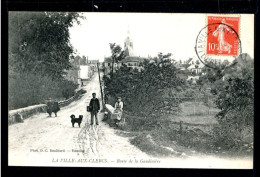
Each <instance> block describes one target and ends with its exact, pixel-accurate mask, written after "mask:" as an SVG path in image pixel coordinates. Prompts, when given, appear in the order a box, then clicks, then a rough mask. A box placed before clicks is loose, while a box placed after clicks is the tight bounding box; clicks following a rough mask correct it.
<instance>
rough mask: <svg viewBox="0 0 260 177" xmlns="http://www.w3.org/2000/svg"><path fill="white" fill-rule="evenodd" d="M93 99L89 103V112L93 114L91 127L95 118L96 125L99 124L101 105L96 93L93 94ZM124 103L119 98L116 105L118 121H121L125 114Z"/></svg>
mask: <svg viewBox="0 0 260 177" xmlns="http://www.w3.org/2000/svg"><path fill="white" fill-rule="evenodd" d="M92 97H93V98H92V99H91V100H90V102H89V112H90V114H91V122H90V125H93V123H94V117H95V122H96V125H99V124H98V118H97V114H98V112H99V111H100V103H99V100H98V99H97V98H96V93H92ZM123 106H124V105H123V102H122V101H121V97H117V101H116V103H115V111H114V112H115V113H116V114H117V116H118V118H117V120H120V119H121V116H122V113H123Z"/></svg>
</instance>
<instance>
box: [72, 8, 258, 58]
mask: <svg viewBox="0 0 260 177" xmlns="http://www.w3.org/2000/svg"><path fill="white" fill-rule="evenodd" d="M83 15H84V16H85V17H86V19H85V20H81V25H76V24H75V25H74V26H73V27H72V28H70V42H71V44H72V46H73V47H74V49H75V50H76V51H77V54H78V55H80V56H82V55H85V56H87V57H88V58H89V59H90V60H96V59H98V60H100V61H103V60H104V57H108V56H110V55H111V51H110V48H109V43H116V44H119V45H120V46H121V47H122V48H123V46H124V41H125V39H126V37H127V31H128V29H129V32H130V38H131V39H132V41H133V48H134V52H135V54H136V56H141V57H148V55H150V56H152V57H153V56H157V54H158V53H159V52H162V53H164V54H166V53H172V58H173V59H175V60H187V59H188V58H191V57H196V53H195V50H194V47H195V41H196V37H197V35H198V34H199V32H200V30H201V29H202V28H203V27H205V26H206V14H176V13H175V14H173V13H164V14H163V13H93V12H92V13H85V12H84V13H83ZM253 23H254V22H253V15H241V19H240V35H241V36H240V39H241V42H242V49H243V50H242V51H243V53H244V52H246V53H248V54H249V55H250V56H251V57H253V54H254V51H253V49H254V47H253V46H254V44H253V42H254V26H253Z"/></svg>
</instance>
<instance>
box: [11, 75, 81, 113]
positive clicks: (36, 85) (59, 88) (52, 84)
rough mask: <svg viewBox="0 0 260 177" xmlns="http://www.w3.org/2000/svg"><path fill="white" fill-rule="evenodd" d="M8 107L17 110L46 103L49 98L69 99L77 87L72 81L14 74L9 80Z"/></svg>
mask: <svg viewBox="0 0 260 177" xmlns="http://www.w3.org/2000/svg"><path fill="white" fill-rule="evenodd" d="M8 81H9V82H8V83H9V84H8V87H9V89H8V107H9V109H17V108H22V107H27V106H31V105H36V104H41V103H44V102H45V100H47V99H48V98H52V99H64V98H65V99H67V98H69V97H71V96H73V95H74V90H75V89H76V88H77V85H76V84H74V83H73V82H71V81H67V80H58V79H56V80H55V79H51V78H50V77H48V76H41V75H39V74H32V73H28V72H26V73H20V74H17V73H13V74H12V75H9V78H8Z"/></svg>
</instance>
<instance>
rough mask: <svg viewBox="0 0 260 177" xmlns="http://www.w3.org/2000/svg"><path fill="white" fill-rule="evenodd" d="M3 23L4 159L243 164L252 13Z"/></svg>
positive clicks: (249, 136) (250, 111) (249, 124)
mask: <svg viewBox="0 0 260 177" xmlns="http://www.w3.org/2000/svg"><path fill="white" fill-rule="evenodd" d="M8 23H9V24H8V45H9V46H8V63H9V66H8V71H9V74H8V83H9V85H8V92H9V93H8V108H9V117H8V165H9V166H50V167H59V166H63V167H136V168H139V167H144V168H221V169H252V168H253V151H254V142H253V137H254V132H253V127H254V15H253V14H202V13H201V14H199V13H198V14H189V13H87V12H43V11H42V12H29V11H27V12H19V11H9V14H8Z"/></svg>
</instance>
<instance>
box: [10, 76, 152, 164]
mask: <svg viewBox="0 0 260 177" xmlns="http://www.w3.org/2000/svg"><path fill="white" fill-rule="evenodd" d="M83 89H85V90H87V93H86V94H85V95H84V96H83V97H82V98H81V99H80V100H77V101H74V102H72V103H71V104H69V105H68V106H66V107H62V108H61V110H60V111H59V112H58V116H57V117H54V116H53V117H51V118H49V117H47V116H48V115H47V113H39V114H37V115H34V116H32V117H30V118H28V119H26V120H25V121H24V123H17V124H14V125H10V126H9V129H8V135H9V142H8V149H9V154H8V155H9V165H29V166H32V165H42V166H93V165H94V166H111V163H114V164H115V166H124V161H123V160H125V159H129V157H131V158H135V157H138V158H146V159H147V158H148V156H147V155H146V154H145V153H143V152H142V151H140V150H139V149H137V148H136V147H135V146H133V145H131V144H130V142H129V140H128V139H127V138H125V137H121V136H118V135H116V134H115V131H116V130H115V129H113V128H110V127H109V126H108V125H106V124H105V123H104V122H102V121H101V120H102V117H103V114H102V113H100V114H99V116H98V119H99V126H96V125H94V126H90V125H89V122H90V114H89V113H88V112H86V106H87V105H88V104H89V101H90V99H91V97H92V96H91V94H92V93H93V92H96V93H97V97H98V98H100V87H99V81H98V75H97V74H96V75H95V76H94V77H93V78H92V80H91V81H90V82H89V83H88V84H87V85H86V86H85V87H83ZM71 114H74V115H76V117H78V115H83V116H84V117H83V121H82V124H81V128H79V127H78V125H77V124H75V127H74V128H73V127H72V125H71V122H70V115H71ZM83 150H84V152H83ZM59 151H65V152H59ZM83 159H85V160H83ZM86 159H87V160H86ZM108 159H109V160H108ZM121 160H122V162H121ZM97 161H99V162H97Z"/></svg>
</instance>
